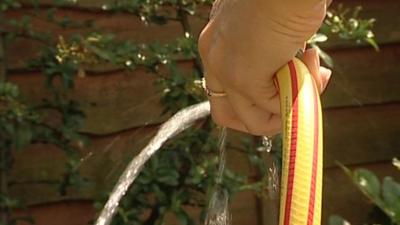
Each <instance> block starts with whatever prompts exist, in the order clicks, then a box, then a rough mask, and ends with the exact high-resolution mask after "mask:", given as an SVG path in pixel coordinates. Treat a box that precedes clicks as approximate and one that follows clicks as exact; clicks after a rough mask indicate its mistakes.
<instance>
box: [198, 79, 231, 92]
mask: <svg viewBox="0 0 400 225" xmlns="http://www.w3.org/2000/svg"><path fill="white" fill-rule="evenodd" d="M201 84H202V86H203V89H204V91H205V92H206V94H207V95H208V96H209V97H225V96H226V93H225V92H216V91H211V90H210V89H209V88H207V85H206V79H204V77H203V79H201Z"/></svg>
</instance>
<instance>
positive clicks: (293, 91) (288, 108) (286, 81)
mask: <svg viewBox="0 0 400 225" xmlns="http://www.w3.org/2000/svg"><path fill="white" fill-rule="evenodd" d="M276 77H277V83H278V87H279V92H280V101H281V112H282V118H283V119H282V129H283V131H282V132H283V134H282V135H283V137H282V138H283V150H282V152H283V153H282V154H283V166H282V181H281V200H280V216H279V225H320V224H321V198H322V196H321V195H322V113H321V104H320V100H319V94H318V91H317V88H316V85H315V83H314V80H313V78H312V76H311V74H310V72H309V71H308V69H307V67H306V66H305V65H304V64H303V62H301V61H300V60H299V59H293V60H292V61H290V62H289V63H288V65H286V66H285V67H283V68H282V69H280V70H279V72H278V73H277V75H276Z"/></svg>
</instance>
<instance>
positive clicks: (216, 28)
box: [199, 0, 331, 135]
mask: <svg viewBox="0 0 400 225" xmlns="http://www.w3.org/2000/svg"><path fill="white" fill-rule="evenodd" d="M290 1H298V0H283V1H274V0H224V1H223V2H221V6H220V7H219V9H218V10H216V12H215V15H214V17H213V18H212V19H211V20H210V22H209V23H208V24H207V26H206V27H205V28H204V30H203V31H202V33H201V34H200V38H199V52H200V56H201V58H202V61H203V64H204V71H205V74H204V76H205V79H206V81H207V86H208V88H209V89H211V90H213V91H215V92H226V93H227V96H226V97H210V103H211V115H212V118H213V120H214V121H215V122H216V123H217V124H219V125H221V126H226V127H229V128H232V129H236V130H240V131H244V132H248V133H251V134H254V135H274V134H276V133H278V132H279V131H280V130H281V128H280V127H281V122H280V103H279V96H278V91H277V89H276V87H275V83H274V73H275V72H276V71H277V70H278V69H279V68H280V67H282V66H283V65H285V64H286V63H287V62H288V61H289V60H291V59H292V58H293V57H294V56H295V54H296V52H297V51H298V50H299V49H301V48H304V43H305V41H307V40H308V39H309V38H310V37H311V36H312V35H313V34H314V33H315V32H316V31H317V29H318V28H319V26H320V24H321V22H322V20H323V18H324V16H325V12H326V2H325V1H322V2H321V3H317V4H316V5H315V6H314V7H311V8H310V9H308V10H303V11H302V12H301V13H299V12H298V11H296V10H297V9H298V8H296V6H293V7H287V5H290V4H288V2H290ZM217 3H218V2H217ZM285 3H287V4H286V5H285ZM294 5H295V4H294ZM302 60H303V61H304V62H305V64H306V65H307V67H308V68H309V70H310V72H311V74H312V75H313V76H314V78H315V81H316V83H317V86H318V87H319V91H320V92H322V91H323V90H324V88H325V87H326V84H327V82H328V80H329V77H330V74H331V71H330V70H328V69H326V68H322V67H320V63H319V58H318V54H317V52H316V50H313V49H312V50H307V51H306V52H305V54H304V55H303V58H302Z"/></svg>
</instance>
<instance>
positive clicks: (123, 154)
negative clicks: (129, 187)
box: [10, 127, 155, 205]
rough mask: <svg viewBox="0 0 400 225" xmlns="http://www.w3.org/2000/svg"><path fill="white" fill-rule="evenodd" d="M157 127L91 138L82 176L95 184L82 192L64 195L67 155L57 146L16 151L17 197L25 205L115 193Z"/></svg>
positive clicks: (14, 177)
mask: <svg viewBox="0 0 400 225" xmlns="http://www.w3.org/2000/svg"><path fill="white" fill-rule="evenodd" d="M154 133H155V127H148V128H141V129H136V130H131V131H126V132H121V133H118V134H115V135H110V136H104V137H91V144H90V145H89V146H88V147H86V148H85V149H83V150H82V151H81V156H82V162H81V165H80V171H81V175H82V176H83V177H86V178H88V179H89V180H90V181H91V184H90V186H88V187H86V188H83V189H82V190H80V191H77V190H73V189H70V190H69V192H68V195H67V196H60V195H59V193H58V189H57V186H56V185H57V184H56V183H54V181H57V180H59V179H61V178H62V177H63V174H64V172H65V162H66V156H65V154H64V153H63V152H62V151H61V150H60V149H57V148H55V147H53V146H49V145H43V144H36V145H32V146H30V147H29V148H27V149H24V151H17V152H15V155H14V158H15V163H14V165H13V169H12V171H11V174H10V182H11V183H12V186H11V187H10V191H11V193H12V195H13V196H18V198H19V199H21V200H23V201H24V202H25V203H27V204H29V205H31V204H39V203H44V202H53V201H59V200H70V199H94V198H97V197H99V196H101V195H102V194H103V193H104V191H108V190H111V188H112V187H113V185H114V184H115V182H116V180H117V179H118V177H119V176H120V174H121V173H122V171H123V170H124V169H125V167H126V165H127V164H128V163H129V161H130V160H131V159H132V158H133V156H135V155H136V154H137V153H138V152H139V150H140V149H141V148H142V147H144V146H145V145H146V144H147V142H148V141H149V139H150V138H151V137H152V136H153V135H154Z"/></svg>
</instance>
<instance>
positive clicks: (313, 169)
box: [307, 88, 319, 225]
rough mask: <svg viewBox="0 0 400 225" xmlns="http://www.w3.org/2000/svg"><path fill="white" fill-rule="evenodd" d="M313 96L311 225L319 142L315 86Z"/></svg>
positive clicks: (308, 223)
mask: <svg viewBox="0 0 400 225" xmlns="http://www.w3.org/2000/svg"><path fill="white" fill-rule="evenodd" d="M313 97H314V153H313V164H312V175H311V190H310V202H309V204H308V219H307V225H312V224H313V222H314V209H315V192H316V186H317V172H318V170H317V169H318V148H319V146H318V144H319V143H318V142H319V117H318V116H319V114H318V98H317V93H316V91H315V88H313Z"/></svg>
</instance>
